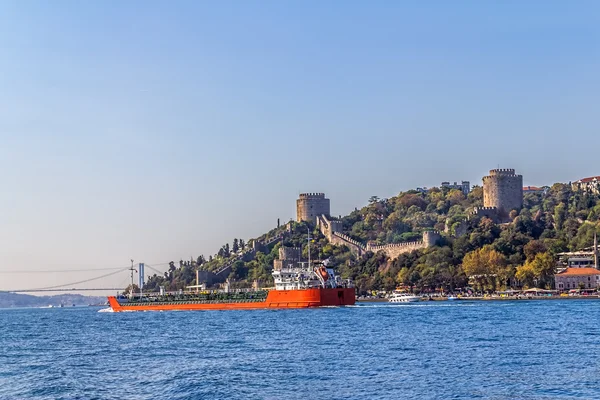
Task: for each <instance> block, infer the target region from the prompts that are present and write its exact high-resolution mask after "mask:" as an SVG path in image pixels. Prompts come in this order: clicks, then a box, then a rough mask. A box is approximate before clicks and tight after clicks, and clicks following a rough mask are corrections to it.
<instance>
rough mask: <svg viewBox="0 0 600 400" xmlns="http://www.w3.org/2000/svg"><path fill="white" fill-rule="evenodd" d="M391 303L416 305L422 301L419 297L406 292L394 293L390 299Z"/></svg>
mask: <svg viewBox="0 0 600 400" xmlns="http://www.w3.org/2000/svg"><path fill="white" fill-rule="evenodd" d="M388 301H389V302H390V303H414V302H417V301H421V298H420V297H419V296H415V295H414V294H410V293H405V292H394V293H392V295H391V296H390V298H389V299H388Z"/></svg>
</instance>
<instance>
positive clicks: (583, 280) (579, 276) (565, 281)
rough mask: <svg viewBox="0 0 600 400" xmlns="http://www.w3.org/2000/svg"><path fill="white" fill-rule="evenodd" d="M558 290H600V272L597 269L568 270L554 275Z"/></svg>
mask: <svg viewBox="0 0 600 400" xmlns="http://www.w3.org/2000/svg"><path fill="white" fill-rule="evenodd" d="M554 282H555V285H556V289H558V290H570V289H579V288H584V289H596V288H600V271H599V270H597V269H596V268H586V267H582V268H567V269H565V270H564V271H562V272H559V273H557V274H556V275H554Z"/></svg>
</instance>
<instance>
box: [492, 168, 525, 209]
mask: <svg viewBox="0 0 600 400" xmlns="http://www.w3.org/2000/svg"><path fill="white" fill-rule="evenodd" d="M483 205H484V207H495V208H497V209H498V211H497V212H498V216H499V217H500V218H501V219H506V217H508V213H509V212H510V211H511V210H515V209H516V210H520V209H521V208H522V207H523V176H522V175H517V174H515V170H514V169H493V170H491V171H490V174H489V175H488V176H484V177H483Z"/></svg>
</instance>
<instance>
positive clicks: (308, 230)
mask: <svg viewBox="0 0 600 400" xmlns="http://www.w3.org/2000/svg"><path fill="white" fill-rule="evenodd" d="M306 231H307V232H308V270H309V271H310V270H311V269H310V227H309V226H308V224H306Z"/></svg>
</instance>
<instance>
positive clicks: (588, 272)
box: [556, 268, 600, 276]
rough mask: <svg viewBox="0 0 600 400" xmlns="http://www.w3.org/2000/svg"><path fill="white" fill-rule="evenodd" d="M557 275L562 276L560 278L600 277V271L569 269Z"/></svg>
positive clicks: (593, 269) (594, 269)
mask: <svg viewBox="0 0 600 400" xmlns="http://www.w3.org/2000/svg"><path fill="white" fill-rule="evenodd" d="M556 275H560V276H565V275H569V276H577V275H600V270H597V269H596V268H567V269H566V270H564V271H563V272H561V273H558V274H556Z"/></svg>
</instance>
